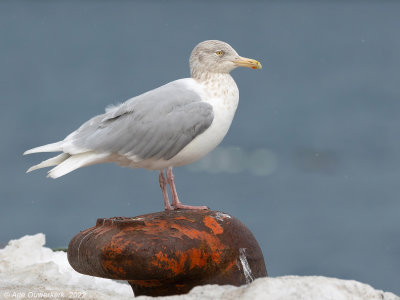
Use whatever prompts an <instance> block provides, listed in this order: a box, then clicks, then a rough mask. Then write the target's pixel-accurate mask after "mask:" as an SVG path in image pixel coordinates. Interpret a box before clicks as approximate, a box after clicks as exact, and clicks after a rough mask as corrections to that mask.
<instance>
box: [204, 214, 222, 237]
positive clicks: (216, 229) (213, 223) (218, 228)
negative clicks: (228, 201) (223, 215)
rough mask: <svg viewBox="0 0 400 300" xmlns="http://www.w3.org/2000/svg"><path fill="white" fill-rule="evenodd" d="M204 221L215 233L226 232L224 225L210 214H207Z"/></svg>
mask: <svg viewBox="0 0 400 300" xmlns="http://www.w3.org/2000/svg"><path fill="white" fill-rule="evenodd" d="M203 223H204V225H206V226H207V227H208V228H210V229H211V230H212V232H213V233H214V234H221V233H224V229H223V228H222V226H221V225H219V224H218V222H217V221H216V220H215V219H214V218H212V217H210V216H205V217H204V219H203Z"/></svg>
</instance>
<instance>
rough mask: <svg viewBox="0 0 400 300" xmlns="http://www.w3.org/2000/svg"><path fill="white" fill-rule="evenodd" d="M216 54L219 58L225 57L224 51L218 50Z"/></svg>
mask: <svg viewBox="0 0 400 300" xmlns="http://www.w3.org/2000/svg"><path fill="white" fill-rule="evenodd" d="M215 54H217V55H218V56H222V55H224V51H222V50H218V51H217V52H215Z"/></svg>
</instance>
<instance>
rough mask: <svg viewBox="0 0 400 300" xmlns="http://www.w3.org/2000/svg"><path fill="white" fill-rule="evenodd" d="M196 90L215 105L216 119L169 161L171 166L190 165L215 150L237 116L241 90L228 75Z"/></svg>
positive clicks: (210, 81)
mask: <svg viewBox="0 0 400 300" xmlns="http://www.w3.org/2000/svg"><path fill="white" fill-rule="evenodd" d="M194 86H195V87H196V85H194ZM196 89H198V90H196V91H197V92H200V93H201V94H202V95H203V97H204V101H205V102H207V103H209V104H211V105H212V107H213V111H214V120H213V122H212V123H211V126H210V127H209V128H208V129H207V130H205V131H204V132H203V133H202V134H200V135H199V136H197V137H196V138H195V139H194V140H193V141H192V142H190V143H189V144H188V145H187V146H186V147H185V148H183V149H182V150H181V151H180V152H179V153H178V154H177V155H176V156H175V157H173V158H172V159H170V160H169V161H168V162H169V163H170V166H182V165H186V164H190V163H192V162H194V161H196V160H199V159H200V158H202V157H203V156H205V155H206V154H207V153H208V152H210V151H211V150H213V149H214V148H215V147H216V146H218V145H219V143H221V141H222V140H223V138H224V137H225V135H226V133H227V132H228V130H229V127H230V126H231V123H232V120H233V117H234V115H235V112H236V108H237V106H238V103H239V90H238V88H237V86H236V83H235V81H234V80H233V78H232V77H231V76H230V75H229V74H214V75H212V76H210V77H209V79H208V80H206V81H204V82H201V83H199V84H197V87H196Z"/></svg>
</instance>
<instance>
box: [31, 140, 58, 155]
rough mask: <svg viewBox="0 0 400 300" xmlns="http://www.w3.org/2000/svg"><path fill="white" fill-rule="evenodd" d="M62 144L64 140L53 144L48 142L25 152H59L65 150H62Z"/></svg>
mask: <svg viewBox="0 0 400 300" xmlns="http://www.w3.org/2000/svg"><path fill="white" fill-rule="evenodd" d="M62 144H63V141H60V142H57V143H52V144H47V145H43V146H40V147H36V148H32V149H29V150H27V151H25V152H24V155H26V154H31V153H38V152H59V151H63V150H62Z"/></svg>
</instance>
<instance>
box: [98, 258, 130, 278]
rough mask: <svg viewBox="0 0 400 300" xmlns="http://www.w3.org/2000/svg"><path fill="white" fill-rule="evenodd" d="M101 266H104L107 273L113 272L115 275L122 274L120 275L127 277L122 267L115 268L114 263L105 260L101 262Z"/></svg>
mask: <svg viewBox="0 0 400 300" xmlns="http://www.w3.org/2000/svg"><path fill="white" fill-rule="evenodd" d="M101 265H102V266H103V268H104V269H106V270H107V271H111V272H112V273H113V274H120V275H126V272H125V271H124V269H123V268H122V267H117V266H115V265H114V264H113V263H112V261H109V260H105V261H102V262H101Z"/></svg>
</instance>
